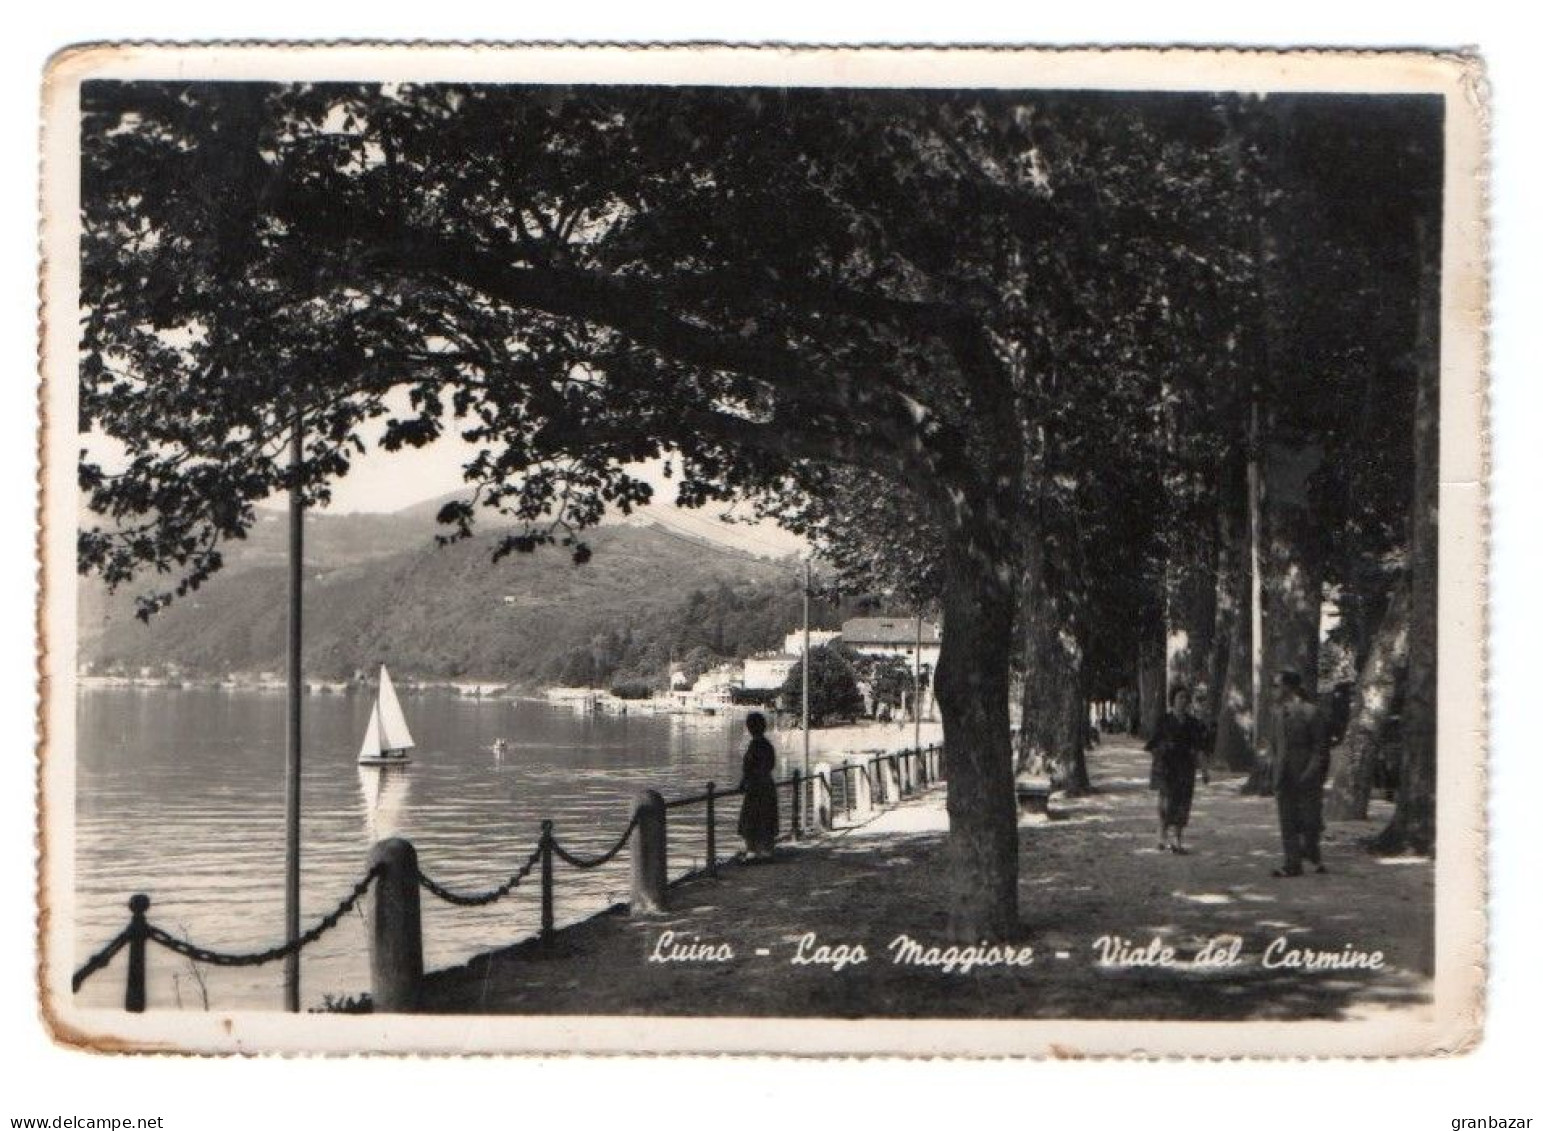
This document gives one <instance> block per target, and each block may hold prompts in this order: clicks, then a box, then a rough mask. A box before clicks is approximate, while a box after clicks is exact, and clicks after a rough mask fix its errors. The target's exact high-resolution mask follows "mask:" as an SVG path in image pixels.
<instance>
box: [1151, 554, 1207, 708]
mask: <svg viewBox="0 0 1543 1131" xmlns="http://www.w3.org/2000/svg"><path fill="white" fill-rule="evenodd" d="M1215 552H1216V547H1215V544H1214V543H1213V541H1212V539H1211V535H1210V532H1209V531H1205V532H1198V531H1195V532H1191V537H1189V538H1187V539H1186V540H1185V543H1184V545H1183V546H1182V547H1178V548H1174V549H1170V550H1169V552H1168V561H1167V566H1166V567H1165V571H1164V590H1165V593H1164V598H1165V600H1164V605H1165V609H1164V618H1163V620H1164V627H1165V629H1166V636H1165V649H1164V656H1165V663H1166V675H1167V681H1166V688H1167V690H1169V691H1171V690H1172V689H1173V688H1175V687H1177V686H1179V685H1180V684H1183V685H1184V686H1185V687H1187V688H1189V689H1190V691H1191V693H1192V695H1193V693H1194V692H1195V691H1197V690H1199V689H1200V688H1201V687H1204V686H1205V684H1206V680H1207V678H1208V676H1209V669H1210V663H1211V641H1212V637H1213V634H1214V632H1215V630H1216V561H1215Z"/></svg>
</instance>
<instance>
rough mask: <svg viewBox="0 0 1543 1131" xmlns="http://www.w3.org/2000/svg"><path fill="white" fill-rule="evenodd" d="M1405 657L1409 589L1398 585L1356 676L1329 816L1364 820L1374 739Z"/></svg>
mask: <svg viewBox="0 0 1543 1131" xmlns="http://www.w3.org/2000/svg"><path fill="white" fill-rule="evenodd" d="M1408 660H1409V594H1408V590H1407V589H1406V588H1405V587H1404V586H1403V585H1400V586H1399V587H1398V591H1397V592H1396V593H1395V594H1394V596H1393V600H1392V602H1391V603H1390V604H1389V605H1388V609H1387V612H1385V613H1384V614H1383V617H1382V623H1381V624H1379V625H1378V626H1377V632H1376V634H1375V635H1374V637H1373V639H1372V647H1371V651H1370V653H1368V655H1367V657H1366V664H1365V666H1364V667H1362V669H1361V673H1360V677H1359V678H1358V679H1357V680H1356V690H1355V701H1354V703H1353V704H1352V706H1351V711H1350V730H1349V733H1347V734H1346V735H1345V742H1344V745H1343V746H1341V747H1340V750H1339V754H1338V756H1337V757H1336V758H1335V760H1334V763H1335V764H1334V777H1333V784H1332V785H1331V787H1330V790H1329V797H1328V803H1327V815H1328V817H1329V818H1330V819H1332V820H1336V821H1364V820H1366V807H1367V805H1368V803H1369V802H1370V801H1371V796H1372V771H1373V770H1374V769H1375V767H1376V764H1377V756H1378V753H1379V750H1378V738H1379V736H1380V735H1381V734H1382V731H1383V728H1384V726H1385V725H1386V724H1387V721H1388V715H1389V714H1390V713H1391V711H1392V709H1393V699H1394V696H1395V693H1396V691H1397V687H1398V673H1399V670H1400V669H1401V668H1403V667H1404V665H1405V664H1407V663H1408Z"/></svg>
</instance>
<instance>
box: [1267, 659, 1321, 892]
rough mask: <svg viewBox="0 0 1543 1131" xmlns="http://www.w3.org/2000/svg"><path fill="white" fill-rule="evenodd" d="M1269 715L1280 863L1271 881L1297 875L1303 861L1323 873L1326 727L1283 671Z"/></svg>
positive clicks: (1296, 678) (1297, 679)
mask: <svg viewBox="0 0 1543 1131" xmlns="http://www.w3.org/2000/svg"><path fill="white" fill-rule="evenodd" d="M1277 687H1278V691H1279V695H1278V698H1277V703H1278V706H1277V707H1276V711H1275V743H1274V745H1275V758H1274V763H1275V764H1274V785H1275V806H1276V810H1277V811H1278V812H1279V814H1280V836H1281V844H1282V845H1283V846H1284V848H1285V851H1286V863H1285V864H1284V866H1282V867H1280V868H1277V869H1276V870H1275V875H1277V876H1300V875H1301V874H1302V862H1303V861H1304V860H1306V861H1307V862H1308V863H1309V864H1312V865H1314V867H1316V869H1317V870H1318V871H1319V872H1326V871H1328V869H1327V868H1325V867H1324V866H1323V861H1322V859H1321V858H1320V857H1319V853H1318V838H1319V836H1320V835H1321V834H1322V832H1323V782H1324V779H1325V778H1326V777H1328V773H1329V728H1328V723H1327V721H1326V720H1325V719H1324V717H1323V712H1322V711H1320V710H1319V709H1318V708H1317V707H1316V706H1314V705H1313V703H1312V701H1311V700H1309V699H1308V698H1307V693H1306V692H1305V691H1304V690H1303V688H1302V677H1301V676H1300V675H1299V674H1298V673H1296V672H1294V671H1283V672H1281V673H1280V678H1279V681H1278V684H1277Z"/></svg>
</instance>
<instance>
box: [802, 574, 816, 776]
mask: <svg viewBox="0 0 1543 1131" xmlns="http://www.w3.org/2000/svg"><path fill="white" fill-rule="evenodd" d="M813 587H814V563H813V562H811V561H809V560H808V559H807V558H806V559H804V780H805V781H808V780H809V659H810V657H809V590H810V589H812V588H813Z"/></svg>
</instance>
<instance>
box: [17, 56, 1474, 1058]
mask: <svg viewBox="0 0 1543 1131" xmlns="http://www.w3.org/2000/svg"><path fill="white" fill-rule="evenodd" d="M1478 76H1479V71H1478V63H1477V61H1476V60H1475V59H1473V58H1471V57H1463V56H1456V55H1437V54H1421V53H1417V52H1388V53H1383V54H1377V53H1363V54H1352V53H1346V54H1343V55H1336V54H1335V53H1333V52H1317V53H1311V54H1308V53H1302V54H1292V53H1284V54H1279V55H1274V56H1269V55H1260V54H1254V55H1249V54H1245V53H1229V52H1205V51H1191V52H1142V51H1128V52H1097V51H1083V52H1077V51H1071V52H1056V53H1047V52H1034V51H997V52H976V51H968V50H960V51H945V50H939V51H910V52H886V51H884V50H879V49H844V50H843V49H826V50H816V49H807V50H794V49H782V50H759V51H758V50H751V49H742V50H736V49H731V48H717V49H696V50H686V49H680V50H673V51H671V50H664V51H652V52H628V51H626V50H623V49H610V50H608V49H591V50H587V51H586V50H581V49H572V48H557V47H553V48H523V49H513V48H511V49H506V50H486V51H482V52H475V53H473V52H466V53H457V52H456V51H455V50H453V49H449V48H440V49H425V48H419V49H414V48H408V47H397V48H391V47H382V48H371V49H364V48H359V49H347V48H335V49H330V48H313V49H310V50H303V51H302V50H285V49H282V48H262V47H244V48H232V49H228V50H223V51H217V50H214V49H209V48H196V47H188V48H175V47H158V48H148V47H145V48H114V47H98V48H82V49H80V50H79V51H77V52H73V53H70V52H67V53H65V54H63V55H61V56H60V57H59V58H58V59H56V60H55V62H54V63H53V65H52V69H51V71H50V75H49V80H48V87H47V90H46V92H45V102H46V107H45V110H46V126H45V140H44V149H45V171H44V178H45V190H44V191H45V230H44V241H45V255H46V263H45V283H44V296H45V311H44V322H45V325H44V337H43V351H44V361H45V367H44V371H45V390H44V402H45V412H44V415H45V434H44V441H43V444H44V462H45V475H44V487H43V490H44V505H43V514H44V535H43V542H42V548H43V563H44V591H45V592H44V599H43V600H44V607H43V611H42V613H41V614H40V623H41V625H42V649H43V652H44V660H43V666H44V678H45V703H44V707H43V716H44V726H43V738H42V752H41V763H42V770H41V780H42V793H41V805H42V818H41V820H42V852H43V859H42V865H41V867H42V891H41V894H40V899H41V903H42V906H43V907H44V909H45V914H44V916H43V919H42V926H41V928H40V930H41V938H40V945H41V948H42V964H43V965H42V970H41V973H40V995H41V1009H42V1012H43V1014H44V1016H45V1018H46V1023H47V1025H48V1026H49V1028H50V1030H51V1032H52V1033H53V1035H54V1037H55V1039H56V1040H59V1041H61V1042H64V1043H66V1044H71V1045H79V1046H82V1047H87V1048H92V1049H97V1050H108V1051H119V1050H135V1049H139V1050H144V1049H156V1050H163V1051H164V1050H171V1051H184V1052H234V1051H253V1050H257V1051H289V1052H322V1051H334V1052H338V1051H340V1052H371V1051H398V1052H439V1053H455V1052H618V1051H629V1052H639V1051H647V1052H696V1053H703V1052H706V1053H712V1052H740V1053H799V1054H806V1055H807V1054H833V1055H850V1054H908V1055H936V1054H940V1053H943V1054H955V1055H977V1056H984V1055H1003V1054H1008V1055H1019V1056H1044V1055H1067V1054H1068V1052H1070V1053H1071V1054H1074V1055H1106V1056H1107V1055H1114V1056H1131V1055H1152V1054H1159V1055H1161V1054H1165V1053H1166V1054H1185V1055H1201V1056H1211V1057H1227V1056H1250V1055H1251V1056H1321V1055H1344V1056H1386V1055H1401V1056H1424V1055H1438V1054H1445V1053H1453V1052H1460V1051H1463V1050H1464V1049H1466V1048H1471V1047H1472V1046H1473V1044H1474V1043H1475V1042H1476V1041H1478V1040H1479V1039H1480V1035H1481V1030H1482V1014H1483V1006H1482V1002H1483V995H1484V986H1485V934H1484V932H1485V925H1484V916H1483V908H1484V893H1485V857H1484V846H1485V837H1486V829H1485V819H1484V803H1483V781H1484V760H1485V756H1486V740H1485V711H1484V707H1483V675H1482V672H1483V667H1484V662H1483V637H1482V633H1483V608H1484V605H1483V589H1484V576H1485V564H1484V563H1485V559H1484V553H1485V550H1484V537H1485V523H1484V506H1485V491H1486V481H1487V463H1486V458H1485V442H1484V435H1483V426H1482V423H1481V406H1482V401H1483V395H1484V393H1483V378H1482V368H1481V359H1482V352H1483V347H1482V340H1483V334H1484V327H1485V318H1486V315H1485V293H1484V287H1483V283H1482V279H1483V243H1482V238H1481V225H1480V220H1479V217H1480V199H1481V192H1480V187H1479V176H1480V173H1481V171H1482V168H1483V153H1484V148H1483V129H1482V125H1481V122H1482V119H1483V103H1482V95H1481V93H1480V87H1481V84H1480V82H1479V77H1478ZM644 1021H646V1022H647V1024H646V1025H641V1024H640V1022H644ZM854 1022H856V1023H857V1024H855V1025H854V1024H853V1023H854Z"/></svg>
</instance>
